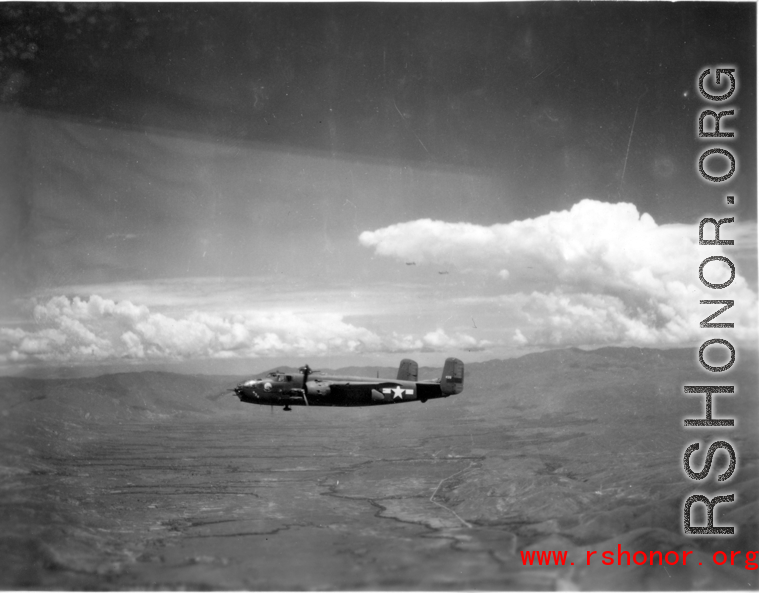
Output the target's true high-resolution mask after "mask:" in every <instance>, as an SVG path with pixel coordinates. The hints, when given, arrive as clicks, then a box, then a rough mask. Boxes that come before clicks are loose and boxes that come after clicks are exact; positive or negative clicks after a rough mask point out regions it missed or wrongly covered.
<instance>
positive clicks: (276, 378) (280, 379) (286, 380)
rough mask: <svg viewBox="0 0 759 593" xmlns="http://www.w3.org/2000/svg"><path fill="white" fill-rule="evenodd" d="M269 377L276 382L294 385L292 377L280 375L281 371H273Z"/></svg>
mask: <svg viewBox="0 0 759 593" xmlns="http://www.w3.org/2000/svg"><path fill="white" fill-rule="evenodd" d="M268 376H269V377H271V378H272V379H273V380H274V381H278V382H280V383H292V380H293V376H292V375H286V374H285V373H280V372H279V371H272V372H271V373H269V375H268Z"/></svg>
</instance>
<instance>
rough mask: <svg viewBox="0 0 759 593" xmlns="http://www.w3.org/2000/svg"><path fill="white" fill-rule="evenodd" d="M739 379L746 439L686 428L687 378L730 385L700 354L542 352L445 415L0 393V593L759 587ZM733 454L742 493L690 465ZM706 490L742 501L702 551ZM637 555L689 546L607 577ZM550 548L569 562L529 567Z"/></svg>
mask: <svg viewBox="0 0 759 593" xmlns="http://www.w3.org/2000/svg"><path fill="white" fill-rule="evenodd" d="M736 366H737V368H736V369H735V370H733V371H731V372H730V375H729V377H728V379H724V378H722V377H721V378H720V379H724V380H725V381H728V380H729V382H731V383H735V384H737V385H739V389H738V390H737V393H736V394H735V395H733V396H728V395H719V396H714V416H715V417H736V418H738V421H737V426H736V427H735V428H721V427H720V428H702V429H694V428H688V429H685V428H683V422H682V421H683V418H687V417H693V418H698V417H703V414H704V398H703V396H694V395H685V394H683V389H682V386H683V385H685V384H710V383H714V377H709V376H705V373H704V372H702V371H700V370H699V367H698V365H697V362H696V360H695V354H694V352H693V351H691V350H667V351H663V350H654V349H639V348H630V349H624V348H603V349H600V350H595V351H582V350H576V349H569V350H556V351H550V352H543V353H536V354H528V355H526V356H523V357H521V358H518V359H511V360H493V361H488V362H484V363H473V364H467V365H466V376H465V385H464V391H463V393H461V394H459V395H457V396H454V397H450V398H448V399H445V400H437V401H430V402H427V403H426V404H421V403H411V404H404V405H399V406H383V407H377V408H296V409H295V410H294V411H293V412H291V413H283V412H282V411H281V409H279V408H274V409H269V408H268V407H261V406H251V405H246V404H241V403H240V402H239V401H238V400H237V398H236V397H234V396H233V395H232V394H230V393H229V392H227V391H226V390H227V389H228V388H230V387H233V386H234V385H235V384H236V383H237V382H238V381H239V380H240V379H241V377H224V376H218V377H217V376H207V375H179V374H171V373H162V372H142V373H121V374H110V375H103V376H99V377H91V378H78V379H74V378H71V379H65V378H64V379H30V378H21V377H5V378H0V450H1V451H2V457H1V458H0V459H1V461H0V474H2V487H1V488H0V500H1V501H2V505H1V506H0V509H2V518H1V519H0V525H2V530H0V561H2V566H3V567H4V569H3V571H2V572H0V587H3V588H6V589H83V588H85V589H93V588H94V589H132V588H138V589H167V588H168V589H179V588H181V589H262V590H273V589H274V590H276V589H288V590H303V589H351V590H361V589H393V590H395V589H398V590H409V589H421V590H443V589H445V590H448V589H499V590H504V589H515V590H546V589H557V588H580V589H594V590H595V589H598V590H642V589H646V590H648V589H653V590H670V589H678V590H683V589H708V590H715V589H731V590H735V589H754V588H756V587H757V582H758V581H759V579H757V578H756V576H755V575H756V571H755V570H747V569H746V567H745V566H746V565H745V560H742V559H741V557H740V556H739V557H738V558H737V560H736V563H735V565H734V566H730V562H728V563H726V564H725V565H723V566H718V565H715V563H714V562H713V560H712V558H713V554H714V552H715V551H717V550H723V551H730V550H735V551H737V550H742V551H743V553H744V554H745V553H746V552H747V551H749V550H757V549H759V546H758V545H757V544H758V543H759V541H758V540H759V535H758V532H757V530H758V529H759V521H758V520H757V496H756V492H757V491H758V490H759V488H758V486H759V475H757V467H758V465H757V452H758V451H759V443H758V442H757V430H756V424H755V422H754V420H755V419H756V417H757V411H759V410H757V398H756V386H757V374H756V365H752V364H750V363H749V361H748V360H747V357H744V358H743V359H742V364H739V365H736ZM283 370H284V369H283ZM325 370H326V369H325ZM336 372H341V373H344V374H351V375H366V376H376V374H377V373H378V372H379V374H380V376H389V377H394V376H395V372H396V371H395V369H389V368H388V369H377V368H374V367H372V368H366V367H364V368H359V367H355V368H350V369H338V370H337V371H336ZM439 373H440V369H435V368H422V369H420V379H421V378H434V377H437V376H439ZM720 439H724V440H728V441H729V442H730V443H731V444H732V446H733V447H734V449H735V451H736V452H737V457H738V462H737V466H736V470H735V473H734V474H733V476H732V477H731V478H730V480H728V481H727V482H725V483H719V482H717V481H716V475H718V474H719V473H721V472H723V471H724V469H725V468H726V466H727V463H726V459H727V456H726V455H725V453H724V451H720V452H718V453H717V454H716V455H715V457H714V465H713V467H712V471H711V473H710V474H709V476H708V477H707V479H705V480H703V481H701V482H695V481H693V480H690V479H688V477H687V476H686V474H685V472H684V471H683V468H682V458H683V452H684V450H685V449H686V448H687V447H688V446H689V445H690V444H691V443H694V442H699V443H701V448H700V450H699V451H698V452H697V453H696V454H694V456H693V459H692V461H691V464H692V467H693V468H694V469H700V467H701V466H702V465H703V459H704V453H705V450H706V449H707V448H708V446H709V444H710V443H711V442H713V441H715V440H720ZM694 493H703V494H707V495H708V496H710V497H711V496H713V495H716V494H725V493H734V494H735V499H736V500H735V502H734V503H730V504H721V505H718V506H717V507H715V509H716V510H715V517H716V520H715V523H716V524H717V525H728V524H732V525H737V526H738V529H737V533H736V534H735V535H734V536H684V535H683V533H682V507H683V501H684V500H685V498H687V497H688V496H690V495H691V494H694ZM704 515H705V513H704V512H703V507H701V508H699V505H696V506H694V508H693V523H694V525H703V524H704V522H705V517H704ZM618 546H621V548H619V549H621V550H627V551H629V552H631V553H632V552H634V551H636V550H643V551H650V550H660V551H663V552H666V551H669V550H674V551H678V552H680V553H681V552H682V551H683V550H689V551H693V554H692V555H690V556H689V557H688V564H687V566H682V565H681V564H677V565H663V566H659V565H658V564H656V565H653V566H652V565H642V566H635V565H634V564H631V565H630V566H627V565H626V564H625V563H624V562H623V564H622V565H618V564H616V556H615V563H614V565H612V566H605V565H602V563H601V562H600V558H599V557H600V555H601V552H603V551H605V550H613V551H615V553H616V551H617V550H618ZM532 550H539V551H543V550H558V551H566V552H567V553H568V558H567V561H566V563H565V565H563V566H555V565H553V564H552V565H550V566H546V565H540V566H539V565H537V562H536V563H535V565H533V566H529V565H527V566H525V565H524V564H523V562H522V554H521V552H525V551H532ZM593 550H597V551H598V553H597V554H596V555H595V556H594V557H593V559H592V560H591V561H590V562H587V561H586V554H587V552H588V551H593ZM738 560H740V562H739V561H738ZM570 562H574V564H571V563H570ZM699 562H700V563H701V564H700V565H699Z"/></svg>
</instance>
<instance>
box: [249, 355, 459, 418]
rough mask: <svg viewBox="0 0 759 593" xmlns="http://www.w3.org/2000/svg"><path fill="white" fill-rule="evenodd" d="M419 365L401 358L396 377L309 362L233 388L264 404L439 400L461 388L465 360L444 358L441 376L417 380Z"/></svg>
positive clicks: (250, 401) (285, 405)
mask: <svg viewBox="0 0 759 593" xmlns="http://www.w3.org/2000/svg"><path fill="white" fill-rule="evenodd" d="M418 376H419V365H417V363H416V362H414V361H413V360H410V359H408V358H404V359H403V360H402V361H401V364H400V366H399V367H398V376H397V377H396V378H395V379H380V378H373V377H347V376H338V375H326V374H323V373H321V372H319V371H312V370H311V369H310V368H309V367H308V365H306V366H303V367H301V368H300V369H299V372H297V373H285V372H281V371H273V372H271V373H269V374H268V375H266V376H265V377H263V378H260V379H251V380H249V381H244V382H242V383H240V384H239V385H238V386H237V387H235V388H234V392H235V394H236V395H237V397H238V398H239V399H240V401H241V402H245V403H248V404H260V405H265V406H284V410H285V411H286V412H289V411H290V410H291V408H290V406H376V405H384V404H395V403H404V402H410V401H420V402H422V403H424V402H426V401H427V400H429V399H438V398H441V397H448V396H449V395H455V394H456V393H461V391H462V390H463V389H464V363H463V362H461V361H460V360H459V359H458V358H447V359H446V361H445V365H443V373H442V375H441V377H440V379H435V380H432V381H419V380H418Z"/></svg>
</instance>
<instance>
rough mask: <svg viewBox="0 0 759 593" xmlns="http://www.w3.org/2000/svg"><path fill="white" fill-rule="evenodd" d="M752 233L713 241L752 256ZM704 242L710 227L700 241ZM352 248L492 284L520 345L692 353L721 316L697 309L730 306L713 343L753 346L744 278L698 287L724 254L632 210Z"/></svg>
mask: <svg viewBox="0 0 759 593" xmlns="http://www.w3.org/2000/svg"><path fill="white" fill-rule="evenodd" d="M755 232H756V229H755V225H738V224H736V223H733V224H724V225H723V226H722V228H721V237H720V238H721V239H735V240H736V246H737V247H740V246H741V241H743V242H744V244H749V243H750V244H753V243H754V241H753V239H752V238H751V236H752V233H755ZM711 236H713V227H711V225H707V226H706V229H705V237H706V238H708V237H711ZM359 241H360V242H361V244H362V245H364V246H366V247H370V248H374V250H375V252H376V253H377V254H379V255H385V256H390V257H395V258H397V259H399V260H409V259H410V260H413V261H416V262H418V263H420V264H422V263H434V264H452V265H455V266H457V267H459V268H460V269H461V270H463V271H469V272H479V273H485V274H489V275H492V276H493V278H498V279H500V281H501V283H502V285H503V291H502V292H503V293H504V294H502V295H501V296H499V297H492V298H491V300H492V301H493V302H494V303H498V304H499V305H502V306H510V307H512V308H514V309H516V310H518V311H519V313H520V315H521V319H522V321H523V322H525V323H526V326H525V327H523V328H518V329H517V330H516V331H515V333H514V336H513V341H514V343H516V344H518V345H525V346H567V345H576V346H582V345H601V344H619V345H640V346H653V345H688V344H691V343H692V342H693V341H694V340H698V339H703V338H704V333H705V331H706V330H703V329H700V327H699V322H700V321H701V320H702V319H704V318H705V317H707V316H708V315H710V314H711V313H713V312H714V311H716V310H717V309H718V308H719V305H701V304H700V303H699V300H700V299H733V300H735V302H736V305H735V307H733V308H732V309H731V310H730V311H728V312H727V313H725V314H723V315H722V316H721V317H720V318H719V319H717V320H715V321H718V322H727V321H733V322H734V323H735V329H732V330H730V329H728V330H720V331H721V332H723V333H724V332H727V333H728V334H729V335H730V336H732V337H735V338H737V339H750V340H754V339H755V337H756V326H757V295H756V293H755V292H754V291H753V290H752V289H751V288H750V287H749V286H748V284H747V282H746V280H745V279H744V278H743V277H742V276H741V275H740V270H738V273H737V274H736V277H735V280H734V281H733V282H732V284H731V285H730V286H729V287H727V288H725V289H723V290H710V289H707V288H706V287H705V286H703V285H702V284H701V282H700V281H699V277H698V267H699V265H700V263H701V262H702V261H703V259H704V258H705V257H707V256H712V255H726V253H725V252H724V250H723V249H722V248H721V247H719V246H709V247H707V246H699V245H698V227H697V226H696V225H682V224H664V225H657V224H656V222H655V221H654V219H653V218H652V217H651V216H650V215H648V214H645V213H644V214H640V213H639V212H638V210H637V209H636V207H635V206H634V205H633V204H626V203H618V204H609V203H604V202H598V201H594V200H583V201H581V202H579V203H577V204H575V205H574V206H573V207H572V208H571V209H570V210H565V211H561V212H551V213H550V214H546V215H544V216H540V217H537V218H534V219H529V220H522V221H515V222H511V223H508V224H495V225H492V226H480V225H475V224H469V223H449V222H442V221H438V220H429V219H423V220H415V221H412V222H405V223H400V224H395V225H391V226H388V227H385V228H382V229H379V230H376V231H367V232H364V233H362V234H361V235H360V237H359ZM705 276H706V278H707V280H709V281H710V282H712V283H718V282H723V281H725V280H727V279H728V278H729V270H728V269H727V266H725V265H724V264H722V263H720V262H713V263H710V264H708V265H707V267H706V269H705ZM472 300H477V299H472ZM486 300H487V298H483V299H480V301H481V302H484V301H486ZM726 337H727V336H726Z"/></svg>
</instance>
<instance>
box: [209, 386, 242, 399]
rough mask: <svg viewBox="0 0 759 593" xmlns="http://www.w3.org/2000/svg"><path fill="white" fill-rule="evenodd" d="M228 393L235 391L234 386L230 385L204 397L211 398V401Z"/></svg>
mask: <svg viewBox="0 0 759 593" xmlns="http://www.w3.org/2000/svg"><path fill="white" fill-rule="evenodd" d="M228 393H235V388H234V387H230V388H228V389H224V390H222V391H217V392H216V393H211V394H209V395H207V396H206V399H208V400H211V401H212V402H215V401H217V400H220V399H221V398H222V397H224V396H225V395H227V394H228Z"/></svg>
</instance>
